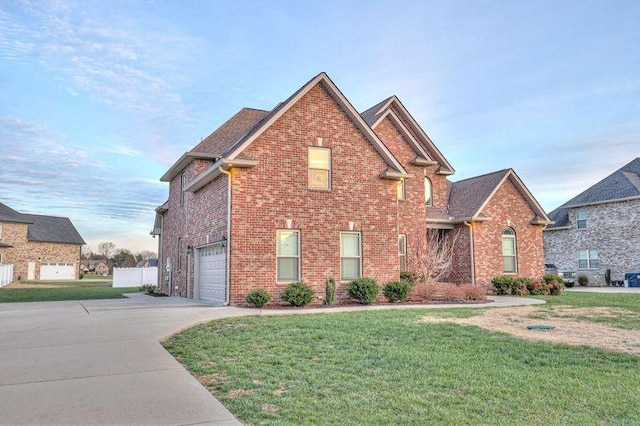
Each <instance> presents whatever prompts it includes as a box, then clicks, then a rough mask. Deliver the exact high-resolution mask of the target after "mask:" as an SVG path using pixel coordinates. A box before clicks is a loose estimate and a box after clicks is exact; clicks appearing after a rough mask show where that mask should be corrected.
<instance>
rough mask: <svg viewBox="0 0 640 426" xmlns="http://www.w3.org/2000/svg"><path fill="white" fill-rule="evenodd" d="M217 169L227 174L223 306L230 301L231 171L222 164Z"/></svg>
mask: <svg viewBox="0 0 640 426" xmlns="http://www.w3.org/2000/svg"><path fill="white" fill-rule="evenodd" d="M218 171H219V172H220V173H222V174H223V175H226V176H227V247H226V249H227V262H226V263H227V264H226V265H225V266H226V273H225V275H226V277H225V281H226V286H227V288H226V291H225V299H224V305H223V306H229V303H230V299H231V294H230V287H231V285H230V284H231V279H230V277H229V273H230V271H231V267H230V266H231V256H229V254H230V253H231V172H229V171H227V170H224V169H223V168H222V166H220V167H218Z"/></svg>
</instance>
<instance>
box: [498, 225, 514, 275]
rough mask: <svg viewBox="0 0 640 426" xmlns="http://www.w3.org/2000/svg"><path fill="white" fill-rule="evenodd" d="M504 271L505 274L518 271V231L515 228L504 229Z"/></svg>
mask: <svg viewBox="0 0 640 426" xmlns="http://www.w3.org/2000/svg"><path fill="white" fill-rule="evenodd" d="M502 271H503V272H504V273H505V274H515V273H517V272H518V258H517V253H516V231H514V230H513V228H505V229H504V230H503V231H502Z"/></svg>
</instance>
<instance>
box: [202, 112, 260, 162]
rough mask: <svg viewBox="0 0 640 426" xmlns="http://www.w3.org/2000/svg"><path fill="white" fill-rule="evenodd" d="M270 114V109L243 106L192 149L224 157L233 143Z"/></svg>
mask: <svg viewBox="0 0 640 426" xmlns="http://www.w3.org/2000/svg"><path fill="white" fill-rule="evenodd" d="M268 114H269V111H263V110H261V109H252V108H242V109H241V110H240V111H238V112H237V113H236V115H234V116H233V117H231V118H230V119H229V120H227V121H226V122H225V123H224V124H223V125H222V126H220V127H218V128H217V129H216V130H215V131H214V132H213V133H211V134H210V135H209V136H207V137H206V138H205V139H204V140H203V141H202V142H200V143H199V144H198V145H196V146H195V148H193V149H192V150H191V151H192V152H202V153H207V154H213V155H215V156H217V157H222V156H223V154H224V153H225V152H226V151H227V150H228V149H229V148H230V147H231V146H233V144H235V143H236V142H237V141H238V140H239V139H240V138H241V137H243V136H244V135H246V134H247V133H248V132H249V131H250V130H251V129H253V128H254V127H256V126H257V125H258V123H260V122H261V121H262V120H263V119H264V118H265V117H266V116H267V115H268Z"/></svg>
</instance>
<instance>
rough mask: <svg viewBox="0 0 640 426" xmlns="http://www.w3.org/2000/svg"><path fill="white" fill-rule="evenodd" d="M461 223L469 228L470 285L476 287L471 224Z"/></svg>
mask: <svg viewBox="0 0 640 426" xmlns="http://www.w3.org/2000/svg"><path fill="white" fill-rule="evenodd" d="M463 223H464V224H465V225H466V226H468V227H469V247H470V248H471V285H476V259H475V256H474V254H473V251H474V247H473V222H471V223H469V222H467V221H465V222H463Z"/></svg>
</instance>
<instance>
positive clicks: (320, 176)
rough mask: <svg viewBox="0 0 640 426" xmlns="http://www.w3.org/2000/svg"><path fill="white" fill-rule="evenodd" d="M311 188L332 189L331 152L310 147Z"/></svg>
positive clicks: (327, 149)
mask: <svg viewBox="0 0 640 426" xmlns="http://www.w3.org/2000/svg"><path fill="white" fill-rule="evenodd" d="M309 188H312V189H331V150H330V149H329V148H317V147H312V146H310V147H309Z"/></svg>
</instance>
